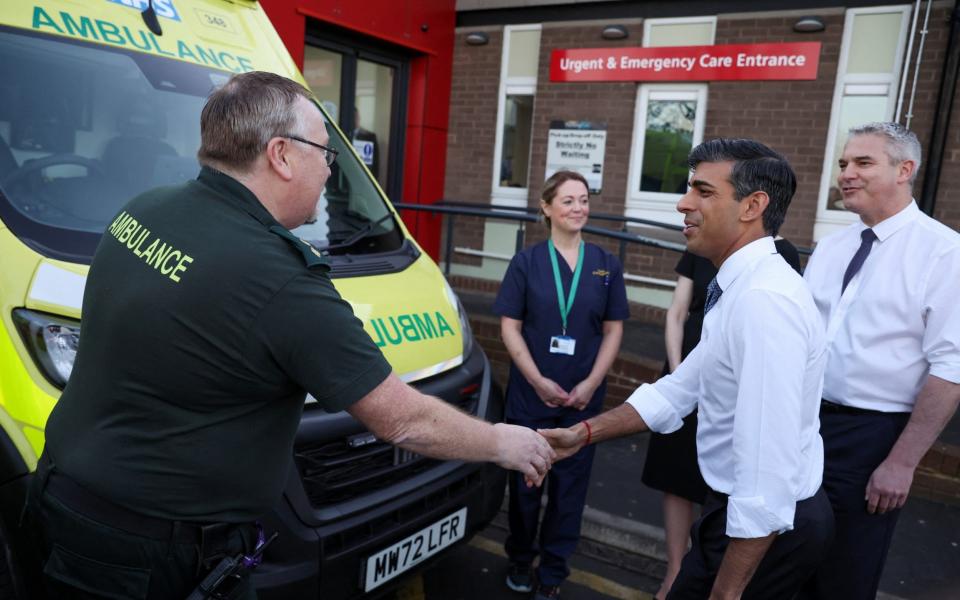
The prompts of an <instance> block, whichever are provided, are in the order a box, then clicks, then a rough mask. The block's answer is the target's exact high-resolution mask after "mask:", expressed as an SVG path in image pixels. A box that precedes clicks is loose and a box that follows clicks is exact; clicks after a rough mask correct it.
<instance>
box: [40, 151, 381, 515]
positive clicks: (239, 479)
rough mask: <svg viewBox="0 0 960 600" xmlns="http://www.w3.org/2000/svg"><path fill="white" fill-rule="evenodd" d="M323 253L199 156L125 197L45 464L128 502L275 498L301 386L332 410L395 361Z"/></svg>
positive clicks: (96, 275) (97, 267) (167, 507)
mask: <svg viewBox="0 0 960 600" xmlns="http://www.w3.org/2000/svg"><path fill="white" fill-rule="evenodd" d="M328 270H329V268H328V266H327V265H326V263H325V261H324V260H323V259H322V258H321V257H320V255H319V253H317V252H316V251H315V250H314V249H313V248H312V247H311V246H309V245H307V244H306V243H304V242H302V241H300V240H299V239H297V238H296V237H294V236H293V235H292V234H291V233H290V232H289V231H287V230H286V229H284V228H283V227H282V226H281V225H280V224H279V223H278V222H277V221H276V220H275V219H274V218H273V217H272V216H271V215H270V213H269V212H267V210H266V209H265V208H264V207H263V205H262V204H260V202H259V201H258V200H257V198H256V196H254V195H253V193H252V192H251V191H250V190H248V189H247V188H246V187H244V186H243V185H242V184H241V183H239V182H238V181H236V180H235V179H233V178H231V177H228V176H227V175H224V174H222V173H219V172H217V171H214V170H213V169H209V168H204V169H203V170H202V171H201V173H200V176H199V177H198V178H197V179H196V180H194V181H190V182H188V183H186V184H184V185H181V186H176V187H169V188H161V189H158V190H154V191H150V192H147V193H145V194H143V195H141V196H138V197H137V198H135V199H133V200H132V201H131V202H130V203H129V204H128V205H127V206H126V208H125V209H124V210H123V211H122V212H121V213H120V215H118V216H117V218H116V219H115V220H114V222H113V223H112V224H111V225H110V226H109V227H108V229H107V231H105V232H104V235H103V239H102V240H101V241H100V245H99V246H98V248H97V252H96V255H95V256H94V259H93V264H92V265H91V267H90V273H89V276H88V278H87V285H86V290H85V293H84V298H83V323H82V335H81V336H80V347H79V350H78V353H77V360H76V363H75V365H74V369H73V373H72V375H71V377H70V382H69V384H68V385H67V388H66V390H64V392H63V395H62V396H61V398H60V401H59V403H58V404H57V405H56V407H55V408H54V410H53V413H52V414H51V415H50V420H49V422H48V423H47V430H46V440H47V451H48V452H49V454H50V456H51V457H52V459H53V461H54V463H55V465H56V468H57V469H58V470H60V471H61V472H63V473H65V474H66V475H67V476H69V477H71V478H72V479H74V480H75V481H77V482H78V483H80V484H81V485H83V486H85V487H86V488H88V489H89V490H90V491H92V492H94V493H96V494H98V495H100V496H102V497H104V498H107V499H110V500H111V501H113V502H115V503H117V504H120V505H122V506H125V507H127V508H130V509H132V510H135V511H138V512H141V513H144V514H148V515H152V516H157V517H163V518H170V519H184V520H196V521H247V520H251V519H254V518H256V517H258V516H260V515H262V514H264V513H265V512H267V511H268V510H269V509H270V507H271V506H272V505H273V504H274V503H275V502H276V501H277V500H278V499H279V497H280V494H281V492H282V489H283V485H284V483H285V481H286V479H287V474H288V467H289V465H290V462H291V454H292V445H293V440H294V435H295V434H296V431H297V425H298V423H299V421H300V416H301V412H302V410H303V404H304V399H305V394H306V392H309V393H310V394H311V395H313V397H314V398H316V399H317V401H318V402H319V403H320V405H321V406H323V408H325V409H326V410H328V411H338V410H341V409H343V408H345V407H348V406H350V405H351V404H352V403H353V402H355V401H357V400H359V399H360V398H362V397H363V396H365V395H366V394H367V393H369V392H370V391H371V390H372V389H373V388H375V387H376V386H377V385H379V384H380V383H381V382H383V381H384V379H385V378H386V377H387V375H388V374H389V373H390V371H391V368H390V365H389V364H388V363H387V361H386V360H385V359H384V358H383V355H382V354H381V353H380V351H379V350H378V349H377V347H376V346H375V345H374V343H373V341H372V340H371V339H370V337H369V336H368V335H367V334H366V332H365V331H364V330H363V326H362V324H361V322H360V321H359V320H358V319H357V318H356V317H355V316H354V315H353V311H352V310H351V308H350V305H349V304H347V303H346V302H345V301H344V300H343V299H341V297H340V295H339V294H338V293H337V291H336V289H335V288H334V287H333V284H332V283H331V281H330V278H329V277H328V276H327V271H328Z"/></svg>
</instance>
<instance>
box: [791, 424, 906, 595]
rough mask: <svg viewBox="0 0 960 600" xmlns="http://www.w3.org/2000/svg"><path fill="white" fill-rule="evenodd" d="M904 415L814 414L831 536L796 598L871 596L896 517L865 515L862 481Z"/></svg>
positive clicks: (894, 513)
mask: <svg viewBox="0 0 960 600" xmlns="http://www.w3.org/2000/svg"><path fill="white" fill-rule="evenodd" d="M909 420H910V413H874V412H871V413H861V414H855V413H849V414H848V413H838V412H828V411H827V410H826V409H825V410H823V411H821V413H820V435H821V436H822V437H823V450H824V474H823V487H824V489H825V490H826V491H827V496H828V497H829V498H830V504H831V505H832V506H833V513H834V515H835V517H836V527H837V533H836V539H835V540H834V543H833V545H832V546H831V547H830V549H829V550H828V551H827V555H826V558H825V559H824V561H823V563H821V565H820V567H819V568H818V569H817V572H816V574H815V575H814V577H813V578H812V579H811V580H810V582H809V583H808V584H807V585H806V586H805V588H804V591H803V594H802V596H801V597H802V598H805V599H811V600H812V599H820V600H828V599H836V600H868V599H869V600H873V599H874V598H876V597H877V588H878V587H879V585H880V575H881V574H882V573H883V565H884V563H885V562H886V560H887V551H888V550H889V549H890V542H891V540H892V539H893V531H894V528H895V527H896V525H897V519H898V518H899V516H900V511H899V510H893V511H888V512H886V513H884V514H882V515H881V514H873V515H871V514H869V513H868V512H867V503H866V501H865V500H864V496H865V495H866V489H867V482H868V481H869V479H870V475H871V474H872V473H873V471H874V470H875V469H876V468H877V467H878V466H879V465H880V463H882V462H883V461H884V459H885V458H886V457H887V455H888V454H889V453H890V449H891V448H893V445H894V443H896V441H897V438H899V437H900V433H901V432H903V428H904V427H905V426H906V424H907V421H909Z"/></svg>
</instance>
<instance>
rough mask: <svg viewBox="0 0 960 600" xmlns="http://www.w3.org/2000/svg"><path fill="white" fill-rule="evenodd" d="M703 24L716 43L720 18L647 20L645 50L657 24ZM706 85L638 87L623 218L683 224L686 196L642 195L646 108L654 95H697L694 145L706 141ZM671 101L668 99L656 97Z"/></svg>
mask: <svg viewBox="0 0 960 600" xmlns="http://www.w3.org/2000/svg"><path fill="white" fill-rule="evenodd" d="M697 23H702V24H706V25H710V45H713V44H715V43H716V38H717V17H716V15H712V16H711V15H705V16H699V17H671V18H665V19H644V21H643V47H645V48H649V47H651V46H650V41H651V34H652V31H653V28H654V27H656V26H658V25H691V24H697ZM708 90H709V86H708V83H707V82H691V83H687V82H675V83H673V82H668V83H648V84H640V85H638V86H637V101H636V104H635V106H634V118H633V139H632V141H631V143H630V165H629V171H628V175H627V194H626V198H625V200H624V215H625V216H627V217H634V218H640V219H648V220H652V221H658V222H661V223H668V224H674V225H676V224H681V223H682V222H683V217H682V215H680V213H678V212H677V210H676V204H677V202H678V201H679V200H680V198H681V197H682V196H683V194H668V193H664V192H641V191H640V178H641V176H642V174H643V150H644V144H645V143H646V134H647V109H648V107H649V104H650V95H651V93H653V94H656V95H659V94H670V93H681V94H690V93H691V92H693V93H694V95H695V99H696V101H697V115H696V117H695V119H694V125H693V145H694V146H696V145H697V144H699V143H700V142H702V141H703V132H704V129H705V127H706V119H707V98H708V93H707V91H708ZM654 99H655V100H657V99H668V98H654Z"/></svg>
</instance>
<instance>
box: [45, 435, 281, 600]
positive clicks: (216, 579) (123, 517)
mask: <svg viewBox="0 0 960 600" xmlns="http://www.w3.org/2000/svg"><path fill="white" fill-rule="evenodd" d="M35 476H36V477H37V478H38V479H39V486H38V488H36V489H38V490H39V493H40V494H44V493H46V494H49V495H50V496H52V497H54V498H56V499H57V500H58V501H59V502H60V503H62V504H63V505H64V506H66V507H68V508H69V509H70V510H72V511H74V512H76V513H79V514H81V515H83V516H85V517H87V518H89V519H91V520H93V521H96V522H98V523H100V524H102V525H106V526H108V527H112V528H114V529H118V530H121V531H124V532H126V533H129V534H131V535H135V536H140V537H144V538H149V539H152V540H157V541H169V542H170V543H177V544H189V545H194V546H196V547H197V550H198V558H197V576H198V578H199V576H200V575H201V574H203V573H206V576H205V577H204V579H203V581H202V582H201V583H200V585H199V586H198V587H197V589H196V590H195V591H194V592H193V593H192V594H191V595H190V598H191V599H193V598H197V599H200V598H214V599H219V598H229V597H230V591H232V589H233V588H235V587H236V584H237V583H238V582H239V581H240V580H241V579H242V578H244V577H245V576H246V575H247V574H248V572H249V571H250V570H252V569H253V568H255V567H256V566H257V565H258V564H260V561H261V560H262V554H263V550H264V549H265V548H266V546H267V544H269V543H270V542H272V541H273V540H274V539H275V538H276V536H277V534H276V533H274V534H273V536H271V538H270V539H269V540H265V539H264V535H263V528H262V527H261V526H260V524H259V523H197V522H193V521H179V520H170V519H163V518H158V517H152V516H150V515H144V514H141V513H138V512H136V511H132V510H130V509H128V508H125V507H123V506H119V505H117V504H115V503H113V502H111V501H110V500H107V499H105V498H102V497H100V496H98V495H97V494H94V493H93V492H91V491H90V490H88V489H86V488H84V487H83V486H81V485H80V484H78V483H77V482H75V481H73V480H72V479H70V478H69V477H68V476H67V475H64V474H63V473H61V472H59V471H57V469H56V467H55V465H54V464H53V463H52V461H51V460H50V459H49V457H48V456H47V455H46V453H44V454H43V455H41V457H40V460H39V461H38V463H37V471H36V475H35ZM238 532H239V536H240V538H241V539H242V542H243V549H242V550H240V551H238V547H237V546H238V544H237V541H238V540H237V533H238ZM246 552H249V554H245V553H246Z"/></svg>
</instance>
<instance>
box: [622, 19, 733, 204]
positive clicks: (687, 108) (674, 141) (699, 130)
mask: <svg viewBox="0 0 960 600" xmlns="http://www.w3.org/2000/svg"><path fill="white" fill-rule="evenodd" d="M716 24H717V20H716V17H691V18H680V19H647V20H646V21H645V22H644V30H643V45H644V46H647V47H656V46H709V45H712V44H713V41H714V33H715V31H716ZM706 109H707V86H706V84H683V83H680V84H641V85H640V86H638V88H637V101H636V109H635V112H634V128H633V146H632V152H631V153H630V176H629V188H628V190H629V191H628V194H627V199H626V214H627V216H630V217H638V218H643V219H650V220H654V221H659V222H664V223H680V222H681V221H682V215H680V214H679V213H678V212H677V211H676V204H677V201H678V200H679V199H680V196H681V195H682V194H684V193H685V192H686V190H687V178H688V175H689V169H688V167H687V155H688V154H689V153H690V150H691V149H693V147H694V146H696V145H697V144H699V143H700V142H701V141H703V129H704V120H705V117H706Z"/></svg>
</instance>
